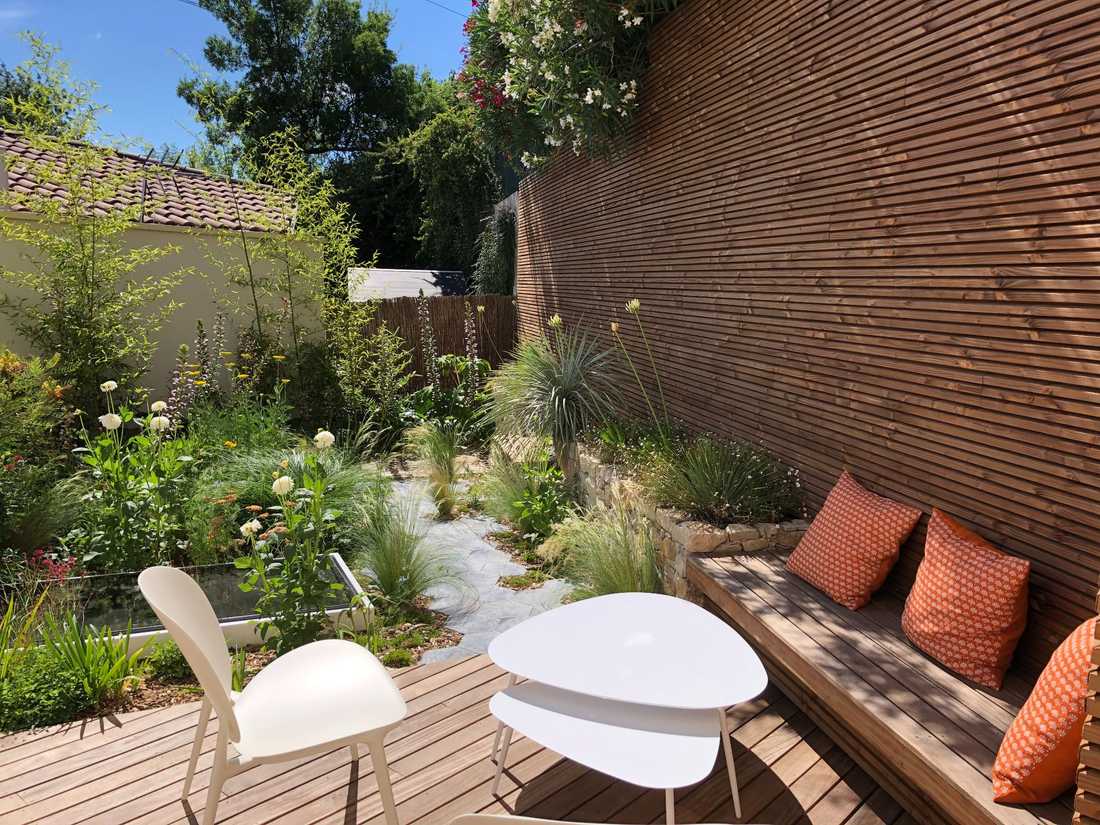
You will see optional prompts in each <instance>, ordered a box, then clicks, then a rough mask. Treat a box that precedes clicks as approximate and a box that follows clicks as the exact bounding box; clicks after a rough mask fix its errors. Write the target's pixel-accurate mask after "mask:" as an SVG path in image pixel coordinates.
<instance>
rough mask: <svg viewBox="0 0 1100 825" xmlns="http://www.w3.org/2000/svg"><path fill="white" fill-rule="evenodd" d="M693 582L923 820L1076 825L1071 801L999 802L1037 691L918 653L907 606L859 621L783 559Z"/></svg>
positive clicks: (746, 564)
mask: <svg viewBox="0 0 1100 825" xmlns="http://www.w3.org/2000/svg"><path fill="white" fill-rule="evenodd" d="M688 578H689V580H690V581H691V583H692V584H693V585H694V586H695V587H696V588H697V589H698V590H700V591H701V592H702V593H703V595H705V596H706V598H707V600H708V601H709V602H711V603H712V605H713V606H714V607H715V608H716V609H717V610H718V611H720V612H721V613H722V614H724V615H725V616H726V618H727V619H728V620H729V621H730V622H731V624H732V625H733V626H734V627H735V628H737V629H738V631H740V632H741V634H742V635H743V636H744V637H745V639H746V640H747V641H749V642H750V643H751V644H753V645H754V647H755V648H756V649H757V650H758V652H759V653H760V655H761V657H762V658H763V659H764V661H765V663H766V664H767V666H768V669H769V672H770V673H771V675H772V678H773V680H774V681H775V682H776V683H777V684H778V685H779V686H780V687H781V688H783V689H784V691H785V692H787V693H788V694H789V695H790V696H791V698H792V699H794V700H795V702H796V703H798V704H800V705H802V706H803V707H804V708H805V709H806V710H807V712H809V713H810V715H811V716H813V717H814V718H815V721H817V722H818V723H819V724H820V725H821V727H822V728H824V729H825V730H826V731H828V732H829V733H830V735H832V736H833V737H834V738H835V740H836V741H837V744H838V745H840V746H841V747H842V748H844V749H845V750H847V751H848V753H849V754H850V755H851V756H852V757H854V758H855V759H856V760H857V761H858V762H860V764H861V765H862V766H863V768H864V769H865V770H866V771H867V772H868V773H870V774H871V775H872V776H873V777H874V778H875V779H876V780H877V781H879V782H880V783H881V784H882V785H883V787H884V788H885V789H886V790H887V791H889V792H890V793H892V794H893V795H894V796H895V798H896V799H897V800H898V801H899V802H900V803H902V804H903V805H904V806H905V807H907V808H908V809H909V810H910V812H911V813H912V814H913V815H914V817H916V818H918V820H919V821H921V822H928V823H935V822H952V823H965V824H966V825H970V823H973V824H974V825H998V824H999V823H1005V825H1038V823H1044V825H1045V824H1047V823H1059V824H1061V823H1069V822H1070V820H1071V817H1072V809H1071V804H1072V801H1071V800H1070V799H1069V798H1068V795H1067V797H1063V798H1061V799H1059V800H1057V801H1056V802H1053V803H1048V804H1046V805H1033V806H1028V807H1020V806H1006V805H1000V804H997V803H996V802H994V801H993V790H992V783H991V779H990V776H991V772H992V768H993V760H994V756H995V754H996V752H997V749H998V748H999V747H1000V744H1001V740H1002V738H1003V737H1004V733H1005V731H1006V730H1007V729H1008V727H1009V725H1010V724H1011V723H1012V721H1013V719H1014V718H1015V716H1016V713H1017V711H1018V710H1019V707H1020V705H1021V704H1022V703H1023V701H1024V699H1025V698H1026V696H1027V693H1028V690H1029V687H1030V686H1029V685H1027V684H1026V683H1024V682H1022V680H1020V679H1019V678H1017V677H1015V676H1014V675H1011V674H1010V676H1009V678H1008V679H1007V680H1006V686H1005V689H1003V690H1002V691H1000V692H998V693H995V694H994V693H990V692H987V691H985V690H982V689H980V688H978V687H976V686H974V685H972V684H970V683H968V682H965V681H964V680H963V679H961V678H959V677H958V676H956V675H954V674H952V673H951V672H949V671H947V670H945V669H944V668H943V667H942V666H940V665H939V664H938V663H936V662H934V661H933V660H931V659H929V658H928V657H927V656H925V655H923V654H922V653H920V652H919V651H918V650H916V649H915V648H913V647H912V646H911V645H910V644H909V643H908V642H907V640H906V639H905V637H904V635H903V634H902V632H901V628H900V616H901V608H902V603H901V601H900V600H899V599H896V598H893V597H888V596H885V595H882V594H880V595H879V596H878V597H876V598H875V599H874V601H872V602H871V603H870V604H869V605H867V607H865V608H864V609H863V610H861V611H859V612H852V611H850V610H847V609H845V608H844V607H841V606H839V605H838V604H836V603H835V602H833V601H832V600H831V599H829V598H828V597H827V596H825V595H824V594H822V593H820V592H818V591H817V590H815V589H814V588H813V587H811V586H810V585H809V584H807V583H806V582H804V581H802V580H801V579H799V578H798V577H796V576H793V575H791V574H790V573H788V572H787V571H786V570H785V568H784V564H783V559H782V558H780V557H779V556H775V555H770V554H764V555H759V556H748V557H738V558H734V559H719V558H706V557H695V558H693V559H692V560H691V561H690V563H689V566H688Z"/></svg>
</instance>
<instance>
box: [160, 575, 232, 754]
mask: <svg viewBox="0 0 1100 825" xmlns="http://www.w3.org/2000/svg"><path fill="white" fill-rule="evenodd" d="M138 587H139V588H141V594H142V595H143V596H144V597H145V601H147V602H149V606H150V607H152V608H153V612H155V613H156V614H157V617H158V618H159V619H160V621H161V624H163V625H164V629H165V630H167V631H168V633H169V635H171V637H172V638H173V639H174V640H175V642H176V644H177V645H179V649H180V651H181V652H182V653H183V656H184V658H185V659H187V664H189V665H190V666H191V670H193V671H194V673H195V676H196V677H197V678H198V680H199V684H200V685H202V689H203V691H204V692H205V693H206V698H207V699H209V700H210V704H212V705H213V706H214V709H215V710H216V711H217V713H218V719H219V720H220V724H224V725H228V729H229V739H230V741H232V742H238V741H240V738H241V735H240V729H239V728H238V726H237V718H236V716H235V715H234V713H233V700H232V698H231V695H230V692H231V690H232V688H233V682H232V671H231V666H230V661H229V646H228V645H227V644H226V643H225V636H224V635H223V634H222V629H221V627H220V625H219V624H218V617H217V616H216V615H215V614H214V608H212V607H211V606H210V601H209V599H207V598H206V594H205V593H203V592H202V588H200V587H199V585H198V584H197V583H196V582H195V580H194V579H192V578H191V577H190V576H188V575H187V574H186V573H184V572H183V571H182V570H176V569H175V568H173V567H149V568H146V569H145V570H143V571H142V572H141V575H140V576H138Z"/></svg>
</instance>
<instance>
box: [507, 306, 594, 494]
mask: <svg viewBox="0 0 1100 825" xmlns="http://www.w3.org/2000/svg"><path fill="white" fill-rule="evenodd" d="M610 355H611V353H610V352H609V351H608V350H605V349H603V348H602V347H601V346H600V345H599V344H598V343H597V342H596V341H594V340H593V339H590V338H588V337H587V336H586V335H584V334H583V333H578V332H567V331H563V330H562V329H561V328H560V320H559V326H558V327H556V328H555V329H554V335H553V339H552V340H550V339H546V338H537V339H533V340H528V341H525V342H524V343H522V344H520V346H519V349H517V350H516V357H515V359H514V360H512V361H510V362H508V363H507V364H505V365H504V366H502V367H501V368H500V369H499V370H497V372H496V374H495V375H493V376H492V377H491V378H490V379H489V391H490V395H491V400H490V403H489V406H488V414H489V416H490V418H491V419H492V420H493V422H494V423H495V424H496V426H497V429H498V431H499V432H500V433H501V434H502V435H504V436H505V437H508V436H514V435H520V436H524V435H528V436H530V435H533V436H541V437H549V438H550V439H551V440H552V442H553V445H554V457H555V458H556V460H557V462H558V466H559V467H560V468H561V469H562V472H564V473H565V477H566V479H568V480H570V481H571V480H572V479H573V478H574V475H575V470H576V466H575V465H576V441H577V438H578V436H579V435H580V434H581V433H582V432H584V431H585V430H586V429H588V428H590V427H592V426H594V425H595V424H597V423H598V422H600V421H602V420H603V418H604V416H605V415H606V414H607V413H608V411H609V410H610V409H611V403H610V399H609V396H608V391H609V389H610V386H611V383H610V374H609V372H608V365H609V359H610Z"/></svg>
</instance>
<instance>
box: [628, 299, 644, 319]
mask: <svg viewBox="0 0 1100 825" xmlns="http://www.w3.org/2000/svg"><path fill="white" fill-rule="evenodd" d="M641 308H642V302H641V301H639V300H638V299H637V298H631V299H630V300H629V301H627V302H626V311H627V312H629V313H630V314H631V315H637V314H638V310H640V309H641Z"/></svg>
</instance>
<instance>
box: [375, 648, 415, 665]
mask: <svg viewBox="0 0 1100 825" xmlns="http://www.w3.org/2000/svg"><path fill="white" fill-rule="evenodd" d="M415 658H416V657H415V656H413V652H412V651H411V650H406V649H405V648H403V647H398V648H394V649H393V650H388V651H386V652H385V653H384V654H382V664H384V665H385V666H386V667H408V666H409V665H411V664H412V663H413V661H414V660H415Z"/></svg>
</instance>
